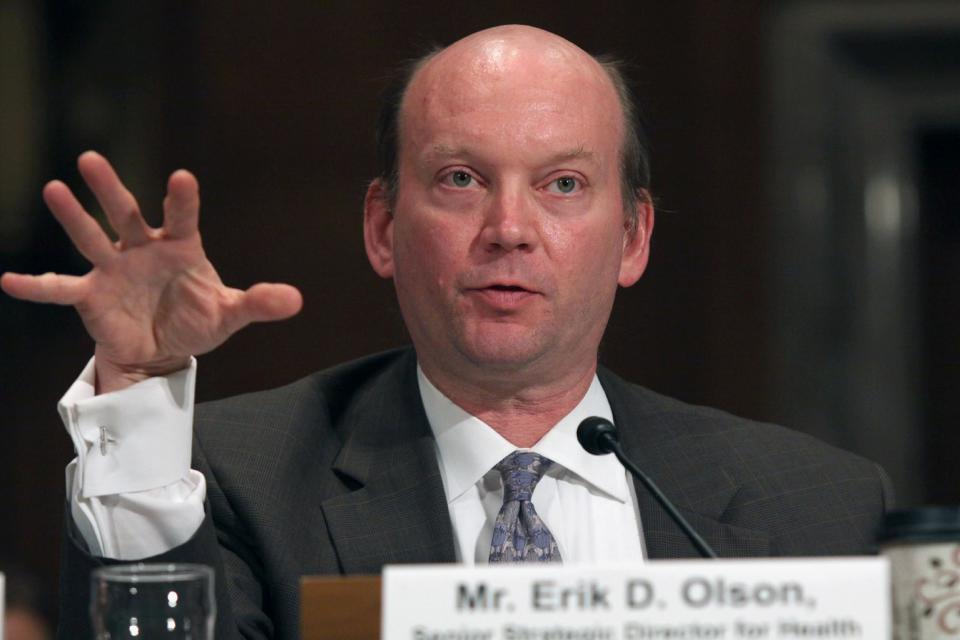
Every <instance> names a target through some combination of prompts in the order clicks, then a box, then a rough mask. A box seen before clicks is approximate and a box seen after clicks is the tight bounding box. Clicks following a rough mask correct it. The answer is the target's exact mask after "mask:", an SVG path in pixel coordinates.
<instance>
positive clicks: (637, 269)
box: [617, 189, 653, 287]
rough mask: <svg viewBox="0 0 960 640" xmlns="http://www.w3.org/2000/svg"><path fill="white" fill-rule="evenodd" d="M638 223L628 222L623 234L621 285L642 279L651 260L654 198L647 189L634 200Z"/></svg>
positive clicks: (628, 284)
mask: <svg viewBox="0 0 960 640" xmlns="http://www.w3.org/2000/svg"><path fill="white" fill-rule="evenodd" d="M633 206H634V210H635V211H636V214H637V222H636V225H631V224H630V223H629V222H628V223H627V228H626V229H625V231H624V236H623V254H622V256H621V258H620V277H619V278H617V282H618V283H619V284H620V286H621V287H629V286H631V285H633V284H635V283H636V282H637V280H639V279H640V276H642V275H643V272H644V271H646V269H647V262H648V261H649V260H650V236H652V235H653V199H652V198H651V197H650V193H649V192H647V190H646V189H644V190H643V193H642V194H641V195H640V196H639V197H638V198H637V199H636V200H635V201H634V204H633ZM631 227H632V228H631Z"/></svg>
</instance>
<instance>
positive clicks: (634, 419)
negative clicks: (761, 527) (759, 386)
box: [598, 367, 770, 558]
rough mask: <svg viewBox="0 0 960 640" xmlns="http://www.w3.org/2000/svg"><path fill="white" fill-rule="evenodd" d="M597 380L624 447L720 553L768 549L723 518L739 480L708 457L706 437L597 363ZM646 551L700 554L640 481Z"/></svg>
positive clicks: (764, 540)
mask: <svg viewBox="0 0 960 640" xmlns="http://www.w3.org/2000/svg"><path fill="white" fill-rule="evenodd" d="M598 374H599V377H600V382H601V384H602V385H603V388H604V391H605V392H606V394H607V399H608V400H609V402H610V407H611V409H612V411H613V420H614V423H615V424H616V425H617V427H618V430H619V433H620V440H621V442H622V444H623V447H624V450H625V451H626V452H627V455H628V456H630V457H631V458H632V459H633V460H635V461H636V463H637V464H638V465H639V466H640V468H641V469H643V470H644V471H645V472H646V473H647V475H649V476H650V478H651V479H652V480H653V481H654V482H655V483H656V484H657V485H658V486H659V487H660V489H661V490H662V491H663V492H664V493H665V494H666V495H667V497H668V498H670V500H672V501H673V503H674V504H675V505H676V506H677V509H678V510H679V511H680V513H681V514H682V515H683V516H684V517H685V518H686V519H687V521H688V522H689V523H690V524H691V525H692V526H693V528H694V529H696V531H697V532H698V533H699V534H700V535H701V536H702V537H703V539H704V540H706V541H707V543H708V544H710V546H711V547H713V548H714V550H716V552H717V554H718V555H720V556H728V557H748V556H764V555H769V553H770V540H769V537H768V535H767V534H766V533H765V532H762V531H756V530H753V529H747V528H744V527H738V526H736V525H734V524H732V523H729V522H725V521H724V518H723V516H724V513H725V512H726V511H727V508H728V506H729V505H730V504H731V502H732V501H733V500H734V497H735V496H736V494H737V491H739V488H740V487H739V485H738V484H737V483H736V482H734V481H733V480H732V478H731V477H730V476H729V475H728V474H726V473H724V470H723V466H722V465H720V464H716V461H713V460H711V455H710V454H711V452H712V447H711V446H710V442H708V441H704V440H703V439H698V438H696V437H694V436H692V435H691V434H690V433H689V432H688V431H687V430H686V429H685V428H684V425H683V423H682V418H681V416H680V414H675V413H668V412H664V411H662V410H661V411H654V410H653V407H652V406H651V405H650V404H649V402H648V401H646V399H645V398H644V397H643V393H646V392H644V391H641V390H639V389H638V388H637V387H635V386H633V385H630V384H628V383H627V382H625V381H624V380H622V379H620V378H619V377H617V376H615V375H613V374H612V373H610V372H609V371H607V370H605V369H603V368H602V367H601V368H600V370H599V371H598ZM635 489H636V493H637V502H638V504H639V508H640V518H641V525H642V529H643V536H644V542H645V545H646V550H647V556H648V557H650V558H685V557H699V554H698V552H697V550H696V549H695V548H694V546H693V545H692V544H691V543H690V541H689V540H687V538H686V536H685V535H684V534H683V532H682V531H681V530H680V528H679V527H678V526H677V525H676V524H675V523H674V522H673V520H672V519H671V518H670V517H669V516H668V515H667V513H666V511H664V510H663V508H662V507H661V506H660V505H659V504H658V503H657V502H656V500H655V499H654V498H653V496H652V495H651V494H650V493H649V492H648V491H647V490H646V488H644V487H643V485H641V484H640V483H635Z"/></svg>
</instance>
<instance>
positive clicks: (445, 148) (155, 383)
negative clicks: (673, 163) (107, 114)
mask: <svg viewBox="0 0 960 640" xmlns="http://www.w3.org/2000/svg"><path fill="white" fill-rule="evenodd" d="M396 106H397V108H396V109H395V110H394V111H393V112H391V111H390V110H389V109H388V111H387V117H386V118H385V120H384V123H383V126H382V131H381V140H382V150H383V151H384V153H383V155H384V158H385V163H384V167H383V174H382V175H381V177H380V178H378V179H377V180H374V181H373V183H371V185H370V187H369V189H368V191H367V196H366V199H365V203H364V207H365V209H364V211H365V215H364V240H365V245H366V249H367V255H368V257H369V260H370V263H371V265H372V266H373V268H374V270H375V271H376V272H377V273H378V274H379V275H381V276H383V277H385V278H391V279H393V281H394V283H395V286H396V291H397V297H398V301H399V303H400V308H401V311H402V313H403V317H404V320H405V323H406V325H407V328H408V330H409V332H410V336H411V339H412V342H413V347H414V349H413V350H411V349H402V350H399V351H395V352H389V353H386V354H380V355H376V356H371V357H370V358H366V359H363V360H360V361H357V362H354V363H348V364H346V365H343V366H341V367H338V368H335V369H333V370H330V371H325V372H321V373H318V374H315V375H314V376H312V377H310V378H307V379H305V380H303V381H300V382H298V383H295V384H294V385H291V386H289V387H285V388H283V389H280V390H276V391H272V392H266V393H262V394H254V395H251V396H245V397H241V398H235V399H230V400H227V401H223V402H218V403H213V404H210V405H204V406H201V407H198V409H197V415H196V420H194V421H193V424H194V445H193V465H192V466H193V469H192V470H190V469H188V468H187V463H186V461H185V459H184V456H183V455H182V450H183V449H182V448H181V449H180V450H179V452H178V451H176V450H171V451H170V452H164V451H160V450H162V449H165V448H166V446H167V441H168V440H173V439H176V438H178V437H184V434H185V437H186V438H189V433H190V429H189V425H190V422H191V421H190V420H189V417H190V412H191V411H192V379H193V378H192V376H193V375H194V371H195V364H194V363H192V361H191V356H192V355H196V354H200V353H204V352H206V351H209V350H211V349H213V348H215V347H216V346H217V345H219V344H220V343H222V342H223V341H224V340H225V339H226V338H227V337H229V335H230V334H231V333H233V332H234V331H236V330H238V329H239V328H241V327H243V326H244V325H246V324H247V323H249V322H251V321H262V320H276V319H281V318H284V317H288V316H290V315H292V314H293V313H296V311H297V310H298V309H299V307H300V295H299V293H298V292H297V291H296V290H295V289H293V288H292V287H289V286H286V285H277V284H259V285H256V286H254V287H252V288H251V289H250V290H248V291H246V292H243V291H238V290H235V289H230V288H227V287H225V286H224V285H223V284H222V283H221V282H220V280H219V278H218V277H217V275H216V272H215V270H214V269H213V267H212V266H211V265H210V263H209V262H208V261H207V260H206V258H205V257H204V255H203V251H202V248H201V244H200V238H199V234H198V233H197V215H198V209H199V201H198V196H197V184H196V181H195V180H194V178H193V177H192V176H191V175H190V174H189V173H187V172H185V171H178V172H176V173H174V174H173V175H172V176H171V178H170V182H169V185H168V196H167V199H166V200H165V205H164V215H165V217H164V226H163V229H161V230H157V229H150V228H148V227H147V226H146V225H145V224H144V222H143V220H142V218H141V217H140V215H139V213H138V210H137V205H136V202H135V200H134V199H133V197H132V196H131V195H130V194H129V193H128V192H127V191H126V190H125V189H124V188H123V186H122V184H121V183H120V182H119V179H118V178H117V176H116V174H115V173H114V172H113V170H112V168H111V167H110V165H109V164H108V163H107V162H106V160H105V159H103V158H102V157H100V156H98V155H96V154H93V153H88V154H85V155H84V156H81V158H80V161H79V166H80V170H81V173H82V174H83V176H84V179H85V180H86V181H87V183H88V184H89V185H90V186H91V188H92V189H93V191H94V193H95V194H96V196H97V198H98V200H99V201H100V203H101V204H102V206H103V208H104V210H105V212H106V213H107V216H108V218H109V219H110V222H111V224H112V225H113V226H114V228H115V229H116V231H117V232H118V234H119V236H120V238H121V242H120V244H119V246H114V245H112V244H111V243H110V242H109V241H108V239H107V238H106V236H105V235H104V234H103V232H102V231H101V230H100V229H99V227H98V226H97V225H96V223H95V222H94V221H93V220H92V219H91V218H90V217H89V216H88V215H87V214H86V213H85V212H83V210H82V209H81V208H80V205H79V204H78V203H77V201H76V199H75V198H74V197H73V196H72V194H71V193H70V191H69V190H68V189H67V188H66V186H65V185H63V184H62V183H58V182H54V183H51V184H50V185H48V186H47V188H46V189H45V192H44V195H45V197H46V200H47V202H48V204H49V205H50V208H51V210H52V211H53V213H54V215H56V216H57V218H58V219H59V220H60V222H61V223H62V224H63V226H64V228H65V229H66V230H67V232H68V233H69V234H70V236H71V238H72V239H73V240H74V242H75V244H76V245H77V248H78V249H79V250H80V251H81V252H82V253H83V254H84V255H85V256H87V257H88V258H89V259H90V260H91V262H92V263H93V264H94V269H93V271H91V272H90V273H89V274H87V275H86V276H83V277H79V278H73V277H68V276H56V275H52V274H48V275H45V276H40V277H28V276H20V275H13V274H7V275H5V276H4V279H3V286H4V289H5V290H6V291H8V292H9V293H11V294H12V295H15V296H18V297H22V298H26V299H31V300H37V301H48V302H57V303H62V304H74V305H75V306H76V307H77V309H78V310H79V312H80V313H81V315H82V317H83V319H84V322H85V324H86V326H87V328H88V330H89V332H90V334H91V336H93V338H94V339H95V341H96V343H97V346H96V353H95V359H94V361H93V363H92V364H91V365H90V366H89V367H88V370H87V371H86V372H85V373H84V375H83V376H81V380H80V381H78V383H77V384H76V385H75V386H74V388H72V389H71V391H70V392H68V395H67V396H66V397H65V400H64V402H63V403H62V406H61V409H62V414H63V415H64V420H65V422H66V423H67V426H68V430H70V432H71V433H72V434H73V436H74V440H75V444H76V448H77V451H78V460H77V461H76V462H75V463H74V464H75V467H74V468H73V469H72V472H71V473H72V476H71V477H72V478H73V481H72V486H71V494H72V496H73V500H72V504H71V515H70V517H69V521H70V535H69V540H68V543H67V544H66V545H65V549H66V554H65V559H64V563H65V566H64V577H65V579H64V588H65V590H66V592H67V593H68V594H70V595H67V596H66V597H65V598H64V610H63V615H64V620H65V621H67V624H68V625H70V626H69V627H68V629H69V631H68V633H67V636H69V635H70V634H71V633H74V634H75V633H77V631H76V630H77V629H79V628H81V627H80V625H82V624H83V620H85V617H86V613H85V609H84V607H85V603H84V600H83V599H82V598H83V596H82V595H76V594H81V593H82V590H83V587H82V585H83V584H84V582H85V580H86V575H87V572H88V571H89V569H90V568H91V567H92V566H95V565H97V564H99V563H102V562H104V561H105V560H104V558H103V557H104V556H107V557H112V558H120V559H133V558H142V557H144V556H153V555H155V556H156V557H157V558H159V559H164V560H169V559H177V560H194V561H202V562H206V563H208V564H212V565H214V566H215V567H216V569H217V575H218V583H217V584H218V600H219V604H220V609H219V611H220V617H219V623H218V637H223V638H228V637H236V635H238V634H239V635H240V636H242V637H247V638H260V637H291V636H294V635H295V634H296V619H297V614H296V608H297V594H296V590H297V578H298V576H299V575H301V574H304V573H369V572H377V571H379V570H380V568H381V567H382V566H383V564H385V563H389V562H451V561H460V562H468V563H471V562H486V561H490V562H495V561H500V560H502V559H505V558H506V559H511V560H512V559H527V560H534V559H537V560H560V559H562V560H563V561H566V562H578V561H597V560H611V559H617V560H636V561H641V560H642V559H643V558H644V557H649V558H658V557H675V556H685V555H692V548H691V547H690V545H689V543H688V542H687V541H686V539H685V538H684V537H683V535H682V534H680V533H679V531H678V530H677V529H676V528H675V526H674V525H673V524H672V523H671V522H670V521H669V520H668V519H667V518H666V517H665V514H664V513H663V511H662V510H661V509H660V508H659V507H658V506H657V505H656V504H655V503H654V502H653V500H652V499H651V498H650V496H649V495H648V494H647V493H646V492H645V491H644V490H643V489H642V488H638V487H636V486H634V485H633V484H632V483H631V482H629V481H628V480H627V478H626V476H625V474H624V472H623V470H622V469H621V468H619V467H617V466H616V464H617V463H616V462H615V461H614V460H613V459H612V458H610V457H609V456H608V457H605V458H594V457H591V456H589V454H586V453H585V452H583V451H582V450H580V449H579V447H578V446H577V445H576V441H575V438H574V435H573V434H574V431H575V428H576V425H577V423H579V421H580V419H582V418H584V417H587V416H589V415H601V416H604V417H608V418H612V419H613V420H614V421H615V422H616V423H617V424H618V425H619V426H620V428H621V432H622V439H623V441H624V445H625V447H626V449H627V451H628V452H629V453H630V454H631V455H632V456H633V457H635V458H636V459H637V460H638V461H639V462H640V463H641V465H642V466H644V467H645V468H646V469H647V471H648V472H649V473H650V475H651V476H652V477H654V478H655V479H656V480H657V481H658V482H660V483H661V484H662V485H663V488H664V490H665V491H666V493H667V494H668V495H669V496H670V497H671V498H672V499H674V500H675V501H676V502H677V503H678V505H679V507H680V509H681V511H683V512H684V513H685V515H686V516H687V517H688V519H689V520H690V521H691V522H692V524H693V525H694V526H695V527H696V528H698V529H699V530H700V532H701V534H702V535H703V536H704V537H705V538H706V539H707V540H708V542H710V543H712V544H713V545H714V546H716V547H717V549H718V551H719V552H720V553H721V554H724V555H733V556H747V555H764V554H818V553H863V552H866V551H868V550H869V548H870V546H871V543H872V535H873V530H874V529H875V527H876V525H877V523H878V521H879V518H880V516H881V515H882V512H883V509H884V507H885V497H884V496H885V490H884V481H883V475H882V473H881V472H880V471H879V470H878V469H877V468H876V467H875V466H874V465H872V464H870V463H868V462H866V461H863V460H861V459H859V458H856V457H854V456H851V455H849V454H844V453H842V452H838V451H836V450H834V449H832V448H830V447H827V446H825V445H822V444H820V443H817V442H815V441H813V440H812V439H809V438H806V437H803V436H800V435H798V434H794V433H791V432H788V431H786V430H783V429H780V428H777V427H772V426H768V425H758V424H755V423H751V422H748V421H744V420H740V419H737V418H733V417H731V416H728V415H726V414H723V413H720V412H716V411H713V410H709V409H702V408H695V407H689V406H686V405H683V404H682V403H678V402H676V401H673V400H669V399H666V398H663V397H660V396H657V395H656V394H654V393H652V392H650V391H647V390H645V389H642V388H640V387H637V386H634V385H630V384H629V383H627V382H625V381H623V380H621V379H619V378H617V377H616V376H615V375H614V374H612V373H611V372H608V371H605V370H603V369H599V370H598V366H597V351H598V347H599V344H600V340H601V337H602V335H603V332H604V329H605V326H606V323H607V319H608V317H609V314H610V310H611V307H612V304H613V300H614V296H615V292H616V289H617V287H618V286H624V287H626V286H631V285H632V284H634V283H635V282H636V281H637V280H638V279H639V278H640V277H641V275H642V274H643V272H644V270H645V268H646V265H647V260H648V257H649V248H650V237H651V233H652V231H653V222H654V211H653V206H652V203H651V198H650V194H649V191H648V188H649V184H648V182H649V175H648V170H647V163H646V156H645V152H644V149H643V146H642V144H641V141H640V137H639V135H638V133H637V130H636V125H635V124H634V123H633V117H632V104H631V102H630V101H629V98H628V97H627V96H626V94H625V91H624V89H623V84H622V81H621V79H620V77H619V75H618V74H617V72H616V70H615V69H614V68H612V67H610V66H609V65H604V64H602V63H600V62H598V61H597V60H596V59H594V58H592V57H590V56H589V55H587V54H585V53H584V52H583V51H581V50H580V49H579V48H577V47H576V46H575V45H573V44H571V43H569V42H567V41H565V40H563V39H561V38H559V37H557V36H555V35H553V34H549V33H546V32H543V31H540V30H537V29H532V28H529V27H517V26H509V27H498V28H495V29H490V30H486V31H483V32H479V33H477V34H473V35H472V36H468V37H467V38H464V39H463V40H460V41H458V42H457V43H454V44H453V45H451V46H450V47H447V48H446V49H443V50H442V51H440V52H437V53H435V54H432V55H430V56H428V57H427V58H425V59H423V60H421V61H420V62H419V63H418V64H417V65H416V66H415V67H413V68H412V69H411V75H410V78H409V82H408V83H407V84H406V85H405V87H404V90H403V91H401V92H400V93H399V94H398V101H397V105H396ZM391 113H392V115H391ZM84 394H87V395H88V396H90V397H84ZM95 394H100V395H96V397H93V396H94V395H95ZM151 394H152V395H151ZM158 397H159V400H158ZM164 402H166V405H167V408H163V406H161V405H163V403H164ZM145 406H159V407H160V408H158V409H156V410H155V411H154V409H149V410H145V409H144V407H145ZM117 407H121V408H119V409H118V408H117ZM151 412H153V413H151ZM157 415H159V416H161V417H163V419H157V418H156V416H157ZM91 416H95V417H91ZM117 416H121V419H118V418H117ZM122 416H128V417H127V418H126V419H122ZM134 417H135V418H134ZM114 423H128V424H129V423H138V424H136V426H135V427H133V428H132V429H131V428H130V427H129V426H124V425H123V424H121V425H119V426H117V425H116V424H114ZM157 424H160V425H168V424H169V425H180V426H173V427H170V429H169V430H167V431H164V430H163V429H162V428H157V426H156V425H157ZM183 424H186V425H187V426H186V428H182V425H183ZM131 432H136V439H137V440H138V441H139V442H141V443H144V442H147V443H149V442H153V443H155V444H154V445H153V446H145V445H143V444H140V445H139V446H138V448H139V449H141V450H150V451H151V452H156V455H155V456H151V457H150V458H149V459H148V458H141V459H140V460H139V464H133V463H131V462H130V460H136V456H135V455H132V454H130V453H129V451H130V445H129V442H130V441H131V440H132V439H133V438H131ZM176 434H179V435H176ZM151 438H154V440H151ZM516 451H520V456H519V457H517V455H516V454H515V452H516ZM154 458H163V459H165V460H166V462H167V464H165V465H153V459H154ZM124 460H127V463H126V464H125V465H118V464H117V461H124ZM518 460H519V461H521V463H522V464H523V465H527V467H524V468H519V467H517V466H511V465H515V463H516V462H517V461H518ZM531 461H532V462H531ZM144 466H147V467H150V468H149V469H146V470H145V471H143V473H142V474H141V475H138V476H136V477H134V474H132V473H129V472H128V469H129V468H130V467H144ZM154 466H156V468H154ZM98 469H99V471H98ZM524 474H526V475H524ZM115 476H122V482H120V481H117V482H114V480H115ZM529 476H536V481H535V483H534V484H533V485H525V488H523V489H522V490H519V492H518V491H515V490H514V489H513V488H512V487H513V483H514V482H515V481H519V480H518V479H522V478H525V477H529ZM124 483H126V484H124ZM104 487H108V488H104ZM511 491H512V492H513V493H511ZM518 495H522V496H524V497H517V496H518ZM509 496H513V497H509ZM205 498H206V505H207V506H206V508H204V507H203V505H204V499H205ZM511 503H512V504H513V506H514V507H517V506H518V505H519V508H520V511H522V512H523V513H524V514H527V515H526V516H517V513H518V510H517V509H516V508H514V509H513V510H512V511H511V510H510V508H509V505H510V504H511ZM144 514H146V515H144ZM511 514H512V515H511ZM524 517H526V518H527V519H526V520H524ZM518 523H520V524H518ZM505 527H520V529H523V530H524V531H526V532H528V533H529V534H530V535H529V536H528V538H527V539H524V541H523V542H522V543H521V547H520V548H514V547H511V544H512V543H511V544H505V543H504V540H505V539H507V540H511V541H512V540H514V539H515V538H514V536H512V535H511V536H507V537H506V538H505V537H504V536H503V535H502V532H503V531H504V530H505V529H504V528H505ZM524 528H526V529H524ZM520 529H517V530H520ZM511 531H513V529H511ZM118 532H120V533H118ZM124 532H125V534H124ZM131 532H136V533H135V534H132V533H131ZM534 532H535V533H536V535H535V534H534Z"/></svg>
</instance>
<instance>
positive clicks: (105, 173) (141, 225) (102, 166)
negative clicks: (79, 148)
mask: <svg viewBox="0 0 960 640" xmlns="http://www.w3.org/2000/svg"><path fill="white" fill-rule="evenodd" d="M77 168H79V169H80V175H82V176H83V179H84V180H85V181H86V183H87V185H88V186H89V187H90V190H91V191H93V195H95V196H96V197H97V202H99V203H100V206H101V207H103V212H104V213H106V214H107V219H108V220H109V221H110V225H111V226H112V227H113V230H114V231H116V232H117V235H118V236H120V240H121V241H122V242H123V244H124V246H127V247H136V246H139V245H141V244H145V243H146V242H147V241H149V240H150V227H148V226H147V223H146V222H144V220H143V216H142V215H140V206H139V205H138V204H137V200H136V198H134V197H133V194H131V193H130V192H129V191H127V188H126V187H124V186H123V183H122V182H120V178H119V177H118V176H117V173H116V172H115V171H114V170H113V167H111V166H110V163H109V162H107V159H106V158H104V157H103V156H101V155H100V154H99V153H97V152H96V151H87V152H85V153H83V154H82V155H81V156H80V158H79V159H78V160H77Z"/></svg>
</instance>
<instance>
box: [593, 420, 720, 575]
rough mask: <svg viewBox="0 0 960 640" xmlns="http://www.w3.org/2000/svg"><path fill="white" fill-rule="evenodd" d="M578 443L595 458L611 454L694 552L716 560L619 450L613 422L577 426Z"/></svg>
mask: <svg viewBox="0 0 960 640" xmlns="http://www.w3.org/2000/svg"><path fill="white" fill-rule="evenodd" d="M577 440H578V441H579V442H580V446H581V447H583V448H584V449H586V451H587V452H588V453H592V454H593V455H595V456H599V455H604V454H607V453H612V454H613V455H614V456H616V458H617V460H619V461H620V464H622V465H623V466H624V467H626V469H627V471H629V472H630V473H631V474H633V476H634V477H635V478H636V479H637V480H639V481H640V483H641V484H642V485H643V486H644V487H646V489H647V491H649V492H650V493H651V494H652V495H653V497H654V498H655V499H656V501H657V502H658V503H659V504H660V506H661V507H663V510H664V511H666V512H667V515H669V516H670V518H671V519H672V520H673V521H674V522H675V523H676V524H677V526H678V527H680V530H681V531H683V533H684V535H686V536H687V538H688V539H689V540H690V542H691V543H692V544H693V546H694V547H696V549H697V551H699V552H700V555H701V556H702V557H704V558H716V557H717V552H716V551H714V550H713V548H712V547H711V546H710V545H709V544H707V542H706V541H705V540H704V539H703V538H701V537H700V534H699V533H697V532H696V530H694V528H693V527H692V526H691V525H690V523H689V522H687V520H686V518H684V517H683V516H682V515H680V512H679V511H677V508H676V507H675V506H673V503H672V502H670V499H669V498H667V496H665V495H664V493H663V492H662V491H661V490H660V487H658V486H657V485H656V484H654V482H653V480H651V479H650V477H649V476H648V475H647V474H645V473H644V472H643V471H641V470H640V467H638V466H637V465H635V464H634V463H633V461H631V460H630V459H629V458H628V457H627V454H625V453H624V452H623V447H621V446H620V438H619V436H618V435H617V428H616V427H615V426H613V423H612V422H610V421H609V420H607V419H606V418H599V417H597V416H592V417H590V418H586V419H585V420H584V421H583V422H581V423H580V426H579V427H577Z"/></svg>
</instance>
